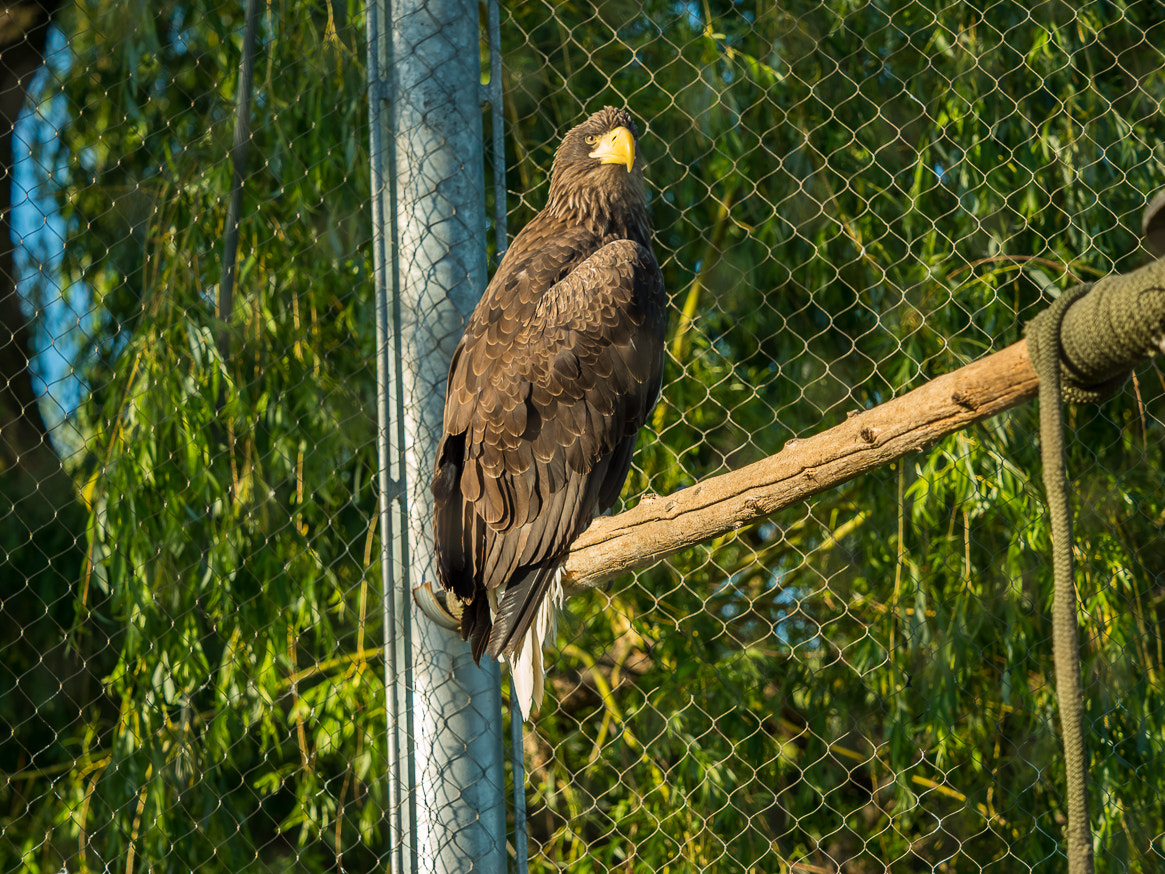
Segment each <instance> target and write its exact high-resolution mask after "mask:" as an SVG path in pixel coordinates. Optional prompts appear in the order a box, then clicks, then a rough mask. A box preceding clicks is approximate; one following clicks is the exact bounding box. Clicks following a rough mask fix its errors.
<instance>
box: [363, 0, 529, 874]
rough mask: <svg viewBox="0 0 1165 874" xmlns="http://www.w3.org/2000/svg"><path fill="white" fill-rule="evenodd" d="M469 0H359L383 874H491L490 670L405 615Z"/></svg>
mask: <svg viewBox="0 0 1165 874" xmlns="http://www.w3.org/2000/svg"><path fill="white" fill-rule="evenodd" d="M477 10H478V7H477V3H476V0H403V2H402V0H397V2H393V3H391V4H390V3H389V2H388V0H371V2H370V4H369V9H368V42H369V49H368V53H369V59H368V78H369V95H370V101H371V117H370V126H371V139H372V162H373V172H372V183H373V222H374V225H375V228H374V238H375V247H376V249H375V257H376V285H377V289H376V293H377V327H378V341H379V361H378V373H379V376H380V383H379V384H380V434H381V444H382V445H381V495H382V499H381V534H382V540H383V543H384V549H385V553H384V555H383V577H384V591H385V625H386V627H385V637H386V643H387V644H388V654H387V658H386V659H385V663H386V666H385V679H386V707H387V709H388V712H389V721H390V725H389V731H390V737H389V751H390V752H389V756H390V762H389V765H390V771H391V775H390V781H389V792H390V804H391V817H392V834H393V837H392V852H391V858H390V869H391V870H392V872H393V874H405V872H416V871H425V872H430V871H431V872H446V871H448V872H465V871H484V872H502V871H505V869H506V833H505V825H506V818H505V776H504V771H503V764H502V762H503V759H502V739H501V690H500V684H499V675H498V669H497V665H496V664H495V663H493V662H488V664H486V665H485V666H484V667H482V668H478V667H477V666H476V665H474V664H473V660H472V659H471V658H470V654H469V648H468V646H467V645H466V644H464V643H463V642H462V641H461V640H460V639H459V638H458V637H457V635H456V634H454V633H451V632H449V631H447V630H444V629H441V628H438V627H436V626H435V625H433V624H432V623H431V622H430V621H429V620H428V619H427V618H425V617H424V616H423V615H422V614H420V613H418V612H416V608H415V604H414V601H413V599H412V597H411V592H412V589H413V588H414V587H415V586H418V585H420V584H421V583H422V582H423V581H425V580H429V581H430V582H435V578H434V576H433V556H432V506H431V500H430V495H429V479H430V476H431V473H432V469H433V451H434V449H435V448H436V444H437V439H438V437H439V435H440V428H441V417H442V408H443V399H444V394H445V377H446V374H447V371H448V365H449V358H450V355H451V354H452V352H453V349H454V347H455V346H456V344H457V340H458V339H459V337H460V335H461V331H462V328H463V327H464V324H465V319H466V318H467V317H468V315H469V313H470V312H471V311H472V309H473V306H474V304H475V303H476V302H477V298H478V296H479V295H480V294H481V291H482V289H483V288H484V287H485V281H486V266H485V249H484V246H483V240H484V239H485V192H484V172H483V164H482V114H481V105H480V97H479V95H480V90H479V89H480V82H481V61H480V58H481V52H480V45H479V39H480V34H479V29H478V28H479V26H478V11H477Z"/></svg>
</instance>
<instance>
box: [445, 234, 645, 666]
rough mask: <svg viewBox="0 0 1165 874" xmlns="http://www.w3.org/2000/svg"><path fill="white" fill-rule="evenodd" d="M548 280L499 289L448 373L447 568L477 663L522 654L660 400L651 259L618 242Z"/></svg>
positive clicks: (512, 278) (513, 280)
mask: <svg viewBox="0 0 1165 874" xmlns="http://www.w3.org/2000/svg"><path fill="white" fill-rule="evenodd" d="M536 273H541V271H534V270H527V269H520V270H516V271H511V272H510V274H509V275H507V276H503V277H498V278H499V279H500V280H501V282H500V283H491V285H493V286H495V287H491V289H489V291H488V292H487V295H486V298H485V299H484V300H483V304H484V306H483V307H480V308H479V309H478V311H477V312H475V313H474V316H473V318H472V320H471V322H470V325H469V327H468V329H467V331H466V334H465V336H464V337H463V338H462V341H461V344H460V345H459V346H458V348H457V351H456V353H455V354H454V358H453V363H452V366H451V368H450V373H449V383H448V397H447V399H446V406H445V435H444V437H443V438H442V441H441V444H440V446H439V447H438V461H437V472H436V476H435V478H434V485H433V490H434V495H435V498H436V511H437V512H436V526H437V530H436V532H435V534H436V544H437V561H438V563H439V565H440V575H441V578H442V582H443V583H444V584H445V585H446V586H448V587H449V588H452V589H453V590H454V591H455V592H456V593H457V594H458V595H459V596H460V597H461V598H462V599H463V600H464V601H466V602H468V603H467V606H466V607H465V613H464V615H463V619H462V635H463V636H464V637H466V638H467V639H471V641H472V649H473V654H474V657H475V658H479V657H480V656H481V654H482V652H484V651H485V650H486V649H487V647H488V650H489V652H490V653H491V654H492V655H494V656H500V655H505V656H512V655H513V652H514V649H515V648H516V647H517V646H519V645H520V644H521V642H522V640H523V638H524V636H525V635H526V630H527V629H528V628H529V626H530V625H531V622H532V621H533V620H534V617H535V614H536V612H537V610H538V608H539V607H540V605H541V602H542V600H543V599H544V598H545V597H546V591H547V588H548V586H549V583H550V578H551V577H552V576H553V570H554V566H555V565H556V564H557V563H558V561H559V560H560V559H561V558H562V557H563V556H564V555H565V553H566V552H567V550H568V549H569V547H570V544H571V542H572V541H573V540H574V539H575V538H576V537H577V536H578V535H579V534H581V533H582V531H583V530H584V529H585V528H586V526H587V525H589V524H590V522H591V520H592V519H593V517H594V516H595V515H596V513H600V512H602V511H604V510H606V509H607V508H608V507H610V506H611V505H612V504H613V503H614V502H615V500H616V499H617V498H618V496H619V491H620V489H621V488H622V485H623V481H624V480H625V479H626V476H627V471H628V469H629V468H630V464H631V455H632V452H633V450H634V445H635V437H636V432H637V431H638V430H639V428H640V426H641V425H643V423H644V422H645V421H646V419H647V415H648V413H649V412H650V410H651V407H652V406H653V405H654V404H655V400H656V398H657V396H658V394H659V386H660V377H661V369H662V349H663V339H664V336H663V335H664V328H665V318H666V317H665V311H664V303H665V296H664V291H663V280H662V277H661V276H660V272H659V267H658V265H657V264H656V262H655V258H654V257H653V256H652V254H651V252H650V251H649V250H648V249H646V248H645V247H643V246H641V245H640V244H638V243H635V242H632V241H629V240H618V241H615V242H611V243H608V244H607V245H605V246H603V247H602V248H600V249H599V250H598V251H597V252H595V254H593V255H592V256H590V257H589V258H587V259H586V260H585V261H583V262H582V263H580V264H579V265H578V266H577V267H575V268H574V269H573V270H572V271H571V272H570V273H569V274H568V275H566V276H565V278H563V279H561V280H560V281H558V282H557V283H555V284H554V285H553V286H552V287H550V288H549V289H548V290H546V289H545V282H543V288H542V289H539V288H537V284H538V279H539V277H538V276H537V275H532V274H536ZM503 587H504V588H503ZM503 592H504V594H503ZM487 594H489V595H492V597H486V595H487ZM499 596H500V598H499ZM489 602H495V603H497V606H498V614H497V616H496V617H493V620H492V632H491V618H490V613H489V608H488V604H489ZM537 645H538V647H539V649H540V647H541V641H538V642H537Z"/></svg>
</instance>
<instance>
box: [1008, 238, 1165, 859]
mask: <svg viewBox="0 0 1165 874" xmlns="http://www.w3.org/2000/svg"><path fill="white" fill-rule="evenodd" d="M1163 336H1165V261H1158V262H1156V263H1154V264H1151V265H1149V266H1148V267H1145V268H1142V269H1141V270H1138V271H1136V272H1134V273H1131V274H1126V275H1122V276H1114V277H1110V278H1108V279H1104V280H1101V281H1100V282H1098V283H1096V285H1095V286H1088V285H1082V286H1077V287H1076V288H1073V289H1071V290H1070V291H1066V292H1064V293H1063V294H1062V295H1060V297H1059V298H1058V299H1057V300H1056V301H1055V302H1054V303H1053V304H1052V305H1051V306H1050V307H1049V308H1048V309H1047V310H1045V311H1044V312H1042V313H1040V314H1039V315H1038V316H1036V318H1034V319H1033V320H1032V321H1031V323H1030V324H1029V325H1028V327H1027V339H1028V353H1029V355H1030V357H1031V360H1032V365H1033V367H1034V368H1035V371H1036V375H1037V376H1039V379H1040V452H1041V456H1042V460H1043V467H1044V489H1045V491H1046V492H1047V500H1048V513H1049V516H1050V517H1051V525H1052V569H1053V573H1054V576H1055V588H1054V594H1053V597H1052V652H1053V659H1054V661H1055V675H1056V695H1057V698H1058V702H1059V709H1060V734H1061V737H1062V740H1063V744H1064V770H1065V777H1066V784H1067V786H1066V798H1067V803H1068V825H1067V843H1068V871H1069V872H1070V874H1092V871H1093V858H1092V830H1091V827H1090V825H1089V819H1088V748H1087V744H1086V742H1085V734H1084V699H1083V690H1082V687H1081V682H1080V643H1079V640H1078V638H1077V622H1078V619H1077V609H1076V587H1075V584H1074V582H1073V567H1072V513H1071V509H1070V506H1069V500H1068V480H1067V474H1066V470H1065V468H1066V464H1065V456H1064V424H1063V409H1062V407H1063V401H1064V400H1068V401H1070V402H1072V403H1097V402H1099V401H1101V400H1103V399H1105V398H1106V397H1108V396H1109V395H1110V394H1112V393H1113V392H1115V391H1116V390H1117V389H1118V388H1120V387H1121V385H1122V384H1123V383H1124V381H1125V379H1126V378H1127V376H1128V371H1129V370H1130V369H1131V368H1132V367H1133V366H1134V365H1135V364H1136V363H1137V362H1139V361H1141V360H1142V359H1144V358H1146V357H1148V356H1149V355H1151V354H1152V353H1153V351H1155V347H1159V346H1160V345H1161V343H1162V337H1163Z"/></svg>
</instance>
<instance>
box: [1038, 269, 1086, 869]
mask: <svg viewBox="0 0 1165 874" xmlns="http://www.w3.org/2000/svg"><path fill="white" fill-rule="evenodd" d="M1088 290H1089V289H1088V287H1086V286H1081V287H1079V288H1076V289H1073V290H1072V291H1071V292H1066V293H1065V294H1063V295H1061V296H1060V297H1059V298H1058V299H1057V300H1056V302H1055V303H1054V304H1052V306H1051V307H1050V308H1049V309H1047V310H1045V311H1044V312H1043V313H1040V315H1039V316H1038V317H1037V318H1036V319H1034V320H1033V321H1032V323H1031V324H1030V325H1029V326H1028V330H1027V335H1028V351H1029V354H1030V355H1031V358H1032V363H1033V365H1035V368H1036V375H1037V376H1039V378H1040V455H1041V457H1042V460H1043V465H1044V491H1045V492H1046V493H1047V501H1048V513H1049V515H1050V516H1051V522H1052V571H1053V575H1054V577H1055V589H1054V593H1053V596H1052V658H1053V661H1054V662H1055V673H1056V695H1057V698H1058V700H1059V705H1060V736H1061V738H1062V739H1063V743H1064V771H1065V774H1066V782H1067V787H1068V788H1067V796H1068V828H1067V831H1068V835H1067V837H1068V871H1069V874H1091V871H1092V829H1091V827H1090V825H1089V820H1088V761H1087V759H1088V748H1087V744H1086V742H1085V739H1084V701H1083V690H1082V689H1081V685H1080V643H1079V641H1078V640H1077V637H1076V622H1077V618H1076V587H1075V585H1074V584H1073V569H1072V513H1071V509H1070V507H1069V502H1068V480H1067V475H1066V473H1065V461H1064V430H1063V429H1064V421H1063V408H1062V403H1061V394H1062V392H1061V385H1060V327H1061V323H1062V322H1063V319H1064V314H1065V313H1066V312H1067V311H1068V307H1069V306H1071V305H1072V303H1074V302H1075V300H1076V299H1078V298H1080V297H1081V296H1083V295H1084V294H1085V293H1087V292H1088ZM1037 347H1038V349H1039V351H1038V352H1037V351H1036V350H1037Z"/></svg>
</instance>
